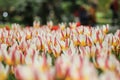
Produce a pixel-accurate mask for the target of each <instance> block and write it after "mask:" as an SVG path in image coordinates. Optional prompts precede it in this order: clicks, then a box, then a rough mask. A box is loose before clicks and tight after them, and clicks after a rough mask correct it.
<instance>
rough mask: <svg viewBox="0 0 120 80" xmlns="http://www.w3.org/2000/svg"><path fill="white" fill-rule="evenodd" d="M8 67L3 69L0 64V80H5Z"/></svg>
mask: <svg viewBox="0 0 120 80" xmlns="http://www.w3.org/2000/svg"><path fill="white" fill-rule="evenodd" d="M8 71H9V66H8V65H7V66H6V67H4V65H3V64H2V63H0V80H6V79H7V76H8Z"/></svg>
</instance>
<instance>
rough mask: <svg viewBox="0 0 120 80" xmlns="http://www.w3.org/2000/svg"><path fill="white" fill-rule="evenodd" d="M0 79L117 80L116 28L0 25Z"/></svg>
mask: <svg viewBox="0 0 120 80" xmlns="http://www.w3.org/2000/svg"><path fill="white" fill-rule="evenodd" d="M0 80H120V30H119V29H118V30H116V32H115V33H110V32H109V25H103V26H100V27H99V26H96V27H90V26H83V25H80V24H79V23H69V24H68V25H67V24H65V23H60V24H58V25H54V24H53V23H52V22H48V23H47V24H46V25H40V24H39V22H34V24H33V27H21V26H20V25H19V24H12V25H11V26H10V27H8V26H5V27H3V28H0Z"/></svg>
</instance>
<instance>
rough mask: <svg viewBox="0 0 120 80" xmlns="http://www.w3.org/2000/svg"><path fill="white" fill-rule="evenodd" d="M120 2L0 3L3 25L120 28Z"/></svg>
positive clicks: (37, 0)
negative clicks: (73, 24)
mask: <svg viewBox="0 0 120 80" xmlns="http://www.w3.org/2000/svg"><path fill="white" fill-rule="evenodd" d="M119 13H120V0H0V24H6V23H7V24H11V23H19V24H24V25H32V24H33V21H34V20H40V22H41V24H46V23H47V21H50V20H52V21H53V22H54V23H55V24H57V23H60V22H80V23H81V24H83V25H91V26H95V25H102V24H110V25H112V26H117V27H118V28H119V26H120V14H119Z"/></svg>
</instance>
